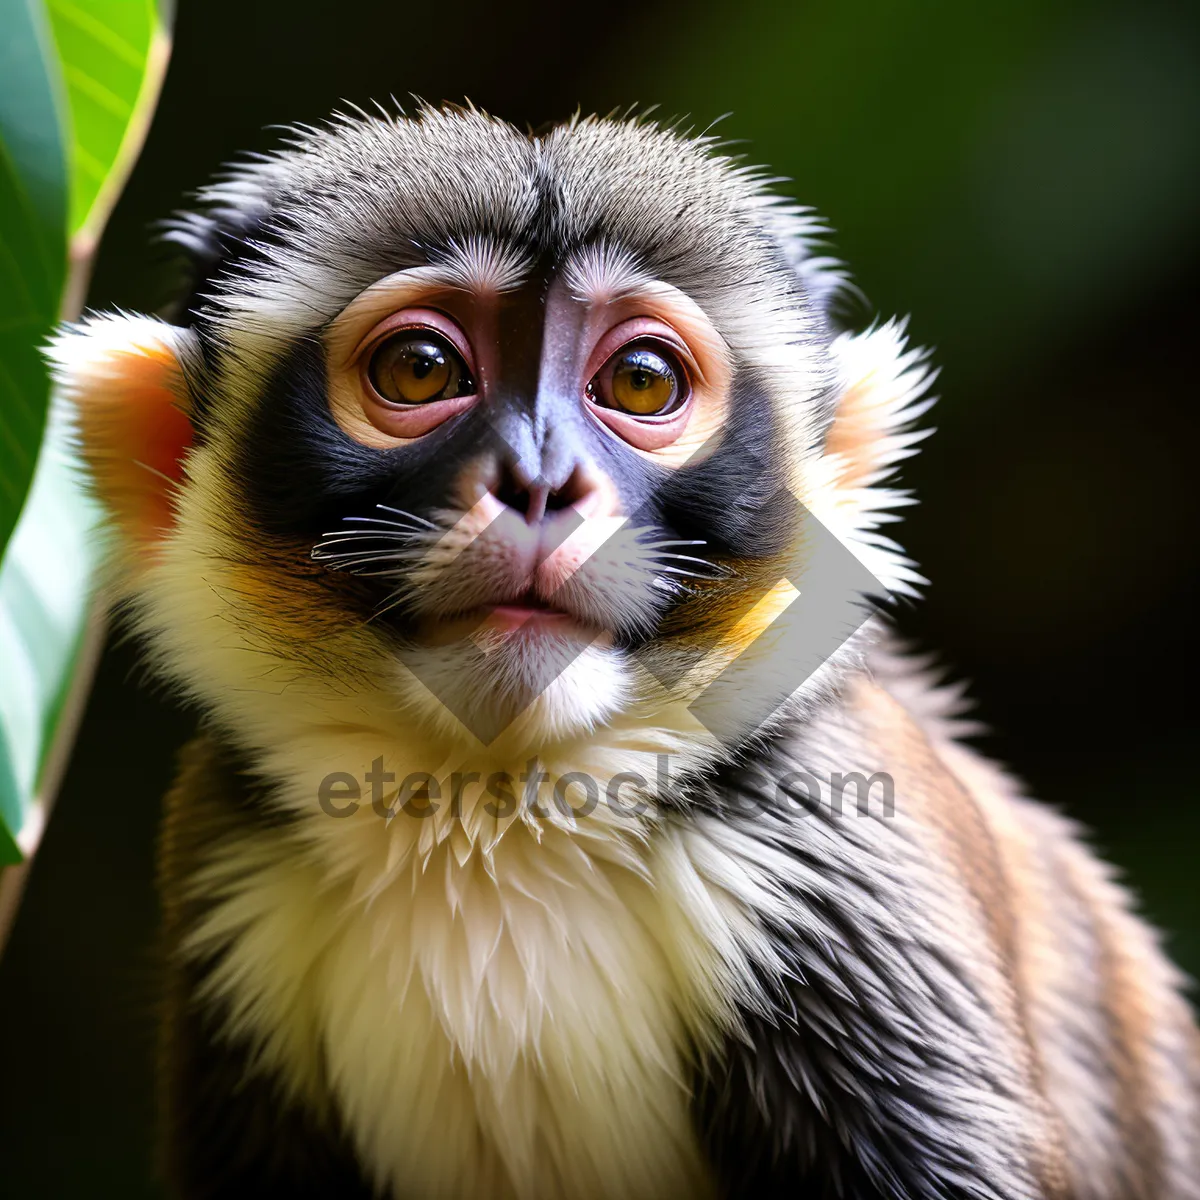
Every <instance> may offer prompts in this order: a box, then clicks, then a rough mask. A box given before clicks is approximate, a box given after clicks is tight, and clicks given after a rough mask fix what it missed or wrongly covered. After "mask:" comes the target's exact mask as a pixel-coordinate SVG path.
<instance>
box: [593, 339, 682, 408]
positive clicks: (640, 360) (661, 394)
mask: <svg viewBox="0 0 1200 1200" xmlns="http://www.w3.org/2000/svg"><path fill="white" fill-rule="evenodd" d="M588 394H589V396H590V397H591V399H592V400H593V401H594V402H595V403H597V404H601V405H603V406H604V407H606V408H615V409H618V410H620V411H621V412H627V413H630V414H632V415H633V416H635V417H663V416H666V415H667V414H669V413H672V412H674V411H675V410H676V409H677V408H679V407H680V406H681V405H682V404H683V402H684V400H686V399H687V381H686V378H685V376H684V373H683V369H682V368H681V367H680V366H679V364H678V362H676V361H675V359H674V357H673V356H671V355H670V354H669V353H668V352H667V351H666V350H665V349H659V348H658V347H650V346H627V347H625V349H623V350H620V351H618V352H617V353H616V354H614V355H613V356H612V358H610V359H609V360H608V362H607V363H605V365H604V368H603V370H601V372H600V374H599V375H598V376H597V377H596V379H595V380H594V381H593V383H592V385H591V386H590V387H589V389H588Z"/></svg>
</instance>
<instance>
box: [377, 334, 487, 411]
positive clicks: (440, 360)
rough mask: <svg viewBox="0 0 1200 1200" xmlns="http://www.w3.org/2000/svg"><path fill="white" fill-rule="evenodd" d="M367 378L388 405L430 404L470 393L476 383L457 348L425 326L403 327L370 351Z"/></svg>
mask: <svg viewBox="0 0 1200 1200" xmlns="http://www.w3.org/2000/svg"><path fill="white" fill-rule="evenodd" d="M367 379H368V381H369V382H370V384H371V387H372V388H373V389H374V391H375V393H376V394H377V395H378V396H379V398H380V399H381V400H384V401H386V402H387V403H389V404H432V403H433V402H434V401H435V400H451V399H453V398H454V397H456V396H469V395H471V394H472V393H473V392H474V391H475V384H474V382H473V381H472V379H471V377H470V375H469V374H468V372H467V368H466V365H465V364H464V363H463V360H462V359H461V358H460V357H459V354H458V351H457V350H455V349H454V347H453V346H451V345H450V343H449V342H448V341H447V340H446V339H445V338H444V337H442V336H441V335H440V334H436V333H434V332H432V331H431V330H428V329H405V330H401V331H400V332H398V333H394V334H392V336H391V337H388V338H385V339H384V340H383V341H382V342H380V343H379V345H378V346H376V347H375V349H374V351H372V353H371V359H370V362H369V363H368V365H367Z"/></svg>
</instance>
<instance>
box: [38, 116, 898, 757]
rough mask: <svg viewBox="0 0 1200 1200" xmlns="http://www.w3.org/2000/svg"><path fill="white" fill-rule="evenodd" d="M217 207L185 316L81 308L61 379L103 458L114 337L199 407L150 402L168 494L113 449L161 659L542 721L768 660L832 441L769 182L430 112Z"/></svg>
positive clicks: (293, 154) (658, 711) (481, 721)
mask: <svg viewBox="0 0 1200 1200" xmlns="http://www.w3.org/2000/svg"><path fill="white" fill-rule="evenodd" d="M203 199H204V201H205V206H206V207H205V210H204V211H203V212H202V213H201V214H200V215H194V216H191V217H186V218H183V219H182V220H181V221H180V222H179V223H178V224H177V226H176V228H175V232H174V238H175V240H176V241H178V242H181V243H182V244H184V245H185V246H186V247H187V248H188V249H189V250H190V251H191V252H192V254H193V257H194V258H195V260H196V262H197V265H198V271H199V279H198V283H197V287H196V290H195V293H194V295H193V296H192V297H191V299H190V300H189V301H188V302H187V303H186V304H185V305H184V306H183V316H182V324H181V325H179V326H171V327H168V326H163V325H158V324H153V325H151V323H148V322H142V324H141V325H140V326H138V329H139V330H140V341H139V338H138V337H134V338H133V347H134V348H133V349H132V350H131V349H130V343H129V341H128V340H127V341H126V342H125V343H123V344H122V347H119V348H118V349H116V350H112V349H109V350H105V351H104V353H103V354H100V353H99V350H98V349H97V347H99V348H100V350H104V347H103V345H102V343H103V342H104V336H105V335H104V330H109V329H110V326H104V327H103V330H102V329H101V328H100V323H97V325H96V326H94V327H92V328H91V329H90V330H88V331H86V332H88V333H89V335H90V337H91V341H90V342H89V343H88V349H89V351H90V353H91V357H89V358H88V359H87V364H85V366H84V368H83V369H76V370H74V371H72V369H71V366H70V364H69V362H68V366H67V368H66V374H67V376H68V382H69V383H70V384H71V386H72V387H73V388H74V390H75V391H76V393H77V394H79V393H82V392H84V391H88V390H90V392H91V394H92V397H93V403H92V406H91V409H90V411H91V412H92V414H93V418H94V419H93V420H92V426H91V430H90V432H89V428H88V418H87V416H86V412H87V411H89V410H88V409H87V407H86V406H81V407H82V408H83V409H84V411H85V415H84V418H83V424H84V441H85V445H89V446H91V447H93V449H92V450H91V457H92V460H93V463H94V464H95V465H94V470H95V471H96V474H97V478H98V479H102V477H103V475H104V472H105V471H106V470H110V469H111V468H112V462H113V458H114V452H113V451H111V450H105V449H103V448H96V447H100V443H101V442H103V439H104V429H106V428H109V427H111V425H112V424H113V422H114V420H116V418H113V417H112V413H113V412H115V411H116V409H117V405H116V404H115V403H114V404H112V405H109V411H108V416H106V417H105V418H104V420H103V421H102V420H101V419H100V417H99V415H98V414H100V413H101V411H102V410H103V408H104V406H103V404H102V403H99V402H97V401H96V400H95V397H96V396H97V395H99V394H100V393H101V391H102V390H103V389H102V388H101V387H99V381H100V380H101V378H102V377H103V378H108V379H112V378H114V377H115V376H117V375H119V374H121V371H119V370H117V368H115V367H114V365H113V364H114V362H115V361H116V359H115V357H114V356H116V355H121V354H124V356H125V357H124V358H123V359H122V362H123V364H124V367H123V368H122V369H123V370H124V374H123V375H122V378H123V379H125V380H131V379H133V378H134V377H135V376H136V375H137V371H138V370H140V371H141V372H142V373H143V374H144V375H146V376H154V380H151V381H146V382H144V385H142V386H141V390H140V392H139V394H141V393H145V394H147V395H156V394H158V393H159V392H161V393H163V394H166V395H168V396H170V398H171V404H172V405H176V406H177V405H179V404H180V403H182V406H183V407H184V409H185V410H186V412H187V416H188V422H187V425H186V429H183V430H181V428H180V425H179V421H178V418H177V414H176V416H170V415H169V414H168V412H167V408H165V407H161V406H160V409H159V410H155V411H154V413H152V414H151V415H150V416H149V417H146V416H145V414H143V416H142V418H141V419H139V421H138V423H137V426H136V429H137V430H138V431H140V432H138V433H137V434H136V436H140V437H141V438H142V440H143V441H150V442H153V443H154V447H157V450H156V452H155V453H156V457H155V458H154V459H153V461H156V462H158V461H162V462H165V463H167V469H166V470H165V471H162V472H160V474H166V475H167V476H168V477H169V478H171V479H173V480H174V482H175V486H174V489H173V490H172V491H171V492H170V493H169V494H167V498H166V500H165V501H164V499H163V492H162V489H161V488H160V489H159V492H158V498H157V500H156V501H155V502H153V503H152V502H151V499H150V498H149V497H150V493H151V492H152V491H153V489H152V488H151V487H150V486H149V484H148V481H147V480H146V479H143V478H140V477H139V478H133V476H132V475H131V476H129V477H128V478H122V479H120V480H114V481H113V484H112V486H111V487H110V488H109V492H110V493H111V494H110V496H109V504H110V508H112V509H114V510H115V511H116V515H117V517H118V521H119V522H123V525H124V533H125V536H124V539H123V545H124V546H125V547H126V550H125V554H124V563H125V566H126V573H127V577H128V578H130V579H131V580H132V581H133V587H132V591H133V593H134V595H135V598H136V603H137V607H138V611H139V613H140V614H141V620H142V624H143V627H144V628H145V629H146V630H147V631H148V632H149V634H150V636H151V639H152V642H153V644H154V645H155V647H156V648H157V650H158V654H159V658H160V661H161V662H162V663H163V665H164V666H165V668H166V669H167V670H168V671H169V672H171V673H173V674H175V675H176V676H177V677H178V678H180V679H181V681H183V682H184V683H185V685H186V686H187V687H189V688H191V689H192V690H193V691H199V692H200V694H201V696H202V699H203V700H204V701H205V703H206V704H207V705H208V706H210V707H211V708H215V709H216V711H217V712H218V713H220V714H223V715H225V716H226V718H227V719H228V720H229V721H230V723H231V725H233V726H237V725H238V724H239V723H243V724H244V722H245V720H247V719H248V720H250V721H251V722H252V723H260V722H261V721H263V720H264V719H266V718H265V717H264V714H266V713H272V712H276V711H277V710H278V711H279V712H282V711H283V710H284V709H286V708H288V707H289V706H293V707H294V706H296V705H297V704H299V705H300V707H302V708H303V707H304V706H305V705H306V704H307V705H308V706H309V708H310V709H311V710H312V712H317V711H320V712H322V713H324V714H326V715H328V713H329V711H330V709H331V706H336V704H342V705H343V710H344V711H343V719H351V718H350V716H349V714H351V713H354V712H360V713H361V711H363V710H364V709H365V708H370V709H371V711H372V712H377V711H386V712H388V713H389V714H390V715H391V717H394V719H396V720H400V721H404V722H408V723H410V724H416V725H418V726H420V727H422V728H425V729H427V730H428V731H429V732H430V734H431V735H433V736H439V737H446V738H457V739H459V740H463V739H466V740H471V739H474V741H475V742H476V743H482V744H483V745H489V744H491V743H492V742H494V741H496V740H497V739H504V738H514V737H515V738H519V739H523V740H524V742H525V743H527V744H530V745H533V744H536V743H540V742H544V741H546V740H547V739H549V740H563V739H571V738H579V737H581V736H586V735H587V734H588V733H589V731H592V730H594V729H595V728H596V727H597V726H598V725H600V724H609V725H612V724H613V723H614V722H616V723H618V724H619V723H620V722H621V721H622V720H623V719H625V718H628V719H629V720H630V721H631V722H633V723H635V724H637V725H639V726H640V727H642V728H644V727H645V726H646V724H647V722H650V723H654V722H658V723H660V724H661V723H663V721H664V718H663V714H664V713H665V712H666V711H667V710H669V709H672V708H674V709H678V707H679V706H680V705H685V706H686V704H687V703H688V702H689V701H690V700H691V699H694V698H695V696H697V695H698V694H699V693H700V692H701V691H702V690H703V688H704V687H705V686H707V684H708V683H709V682H711V681H712V679H714V678H715V677H716V676H717V675H719V674H720V672H721V671H722V670H723V669H724V668H725V667H726V666H727V665H728V664H729V663H730V662H731V661H733V660H734V659H741V658H744V657H745V656H747V655H750V656H751V657H753V656H754V654H755V653H757V654H758V655H759V657H760V658H761V660H762V661H763V663H766V664H769V661H770V654H771V646H770V642H769V639H766V640H765V642H764V644H763V645H761V646H759V647H758V649H757V651H755V650H754V649H753V648H754V647H755V646H756V645H757V644H758V643H759V641H760V640H762V634H763V633H764V631H765V630H767V629H768V627H769V626H770V625H771V622H772V621H773V619H774V617H775V616H776V615H777V614H778V613H779V611H781V609H782V608H783V607H784V606H786V604H787V603H788V601H789V599H790V595H794V594H795V592H794V590H790V595H789V588H787V587H783V586H779V585H781V583H782V581H784V580H786V579H790V580H792V581H795V580H796V579H797V578H799V577H800V576H801V575H803V572H804V570H805V563H806V561H807V559H808V558H809V557H810V554H809V549H811V548H809V549H806V544H807V542H808V540H809V539H808V538H807V537H806V535H805V534H804V531H803V529H802V528H801V526H802V524H803V523H802V522H801V521H798V514H799V513H804V512H807V511H809V510H813V511H819V512H821V513H822V514H823V519H824V520H826V521H827V522H830V523H833V524H836V523H837V520H838V497H837V491H836V489H837V486H838V484H839V483H843V484H844V483H845V482H846V481H847V473H846V471H845V466H846V463H847V462H848V461H849V459H848V458H847V456H846V455H845V454H843V455H842V457H841V459H840V460H839V459H837V458H836V457H831V455H830V440H829V439H830V434H831V430H830V425H831V420H832V416H833V406H834V404H835V402H836V400H837V398H838V395H839V394H842V393H844V390H845V380H844V379H843V378H842V377H841V375H840V374H839V365H838V361H837V354H836V349H835V345H834V339H833V335H832V334H831V333H830V330H829V327H828V323H827V321H826V316H825V309H824V301H825V298H826V296H827V294H828V292H829V290H830V287H831V286H832V285H831V280H832V278H833V277H832V275H831V274H830V273H829V272H828V270H827V269H825V268H823V267H822V266H821V264H820V263H819V262H817V261H815V260H812V259H811V256H810V255H809V253H808V236H809V234H810V233H811V232H812V231H811V229H810V228H809V227H808V226H807V225H806V224H805V221H804V218H803V217H802V216H800V215H797V214H796V213H795V212H793V211H791V210H788V209H786V208H784V207H782V206H780V205H778V204H777V203H775V202H774V201H773V200H772V199H771V198H770V197H768V196H766V195H765V194H764V193H763V191H762V189H761V185H760V183H759V181H758V180H757V179H756V178H755V177H754V176H752V175H750V174H748V173H747V172H745V171H744V170H743V169H740V168H738V167H736V166H735V165H733V164H732V163H731V162H730V161H729V160H727V159H724V158H722V157H720V156H719V155H717V154H715V153H714V152H713V151H712V149H711V147H709V146H708V145H706V144H705V143H704V142H702V141H696V140H690V139H687V138H684V137H682V136H680V135H678V134H676V133H674V132H672V131H667V130H663V129H659V128H657V127H654V126H651V125H648V124H644V123H637V122H633V123H623V122H610V121H598V120H584V121H575V122H572V123H570V124H568V125H564V126H561V127H559V128H557V129H555V130H554V131H552V132H551V133H550V134H548V135H547V136H545V137H538V138H534V137H528V136H525V135H522V134H521V133H519V132H518V131H516V130H515V129H513V128H511V127H510V126H507V125H504V124H503V123H501V122H497V121H494V120H492V119H490V118H487V117H485V116H483V115H481V114H478V113H475V112H434V111H424V112H422V113H421V114H420V116H419V118H417V119H414V120H390V119H369V120H360V121H357V120H356V121H344V122H340V123H337V124H334V125H333V126H331V127H330V128H328V129H325V130H321V131H315V132H311V133H306V134H305V135H304V136H303V137H301V138H300V139H299V140H298V141H297V143H296V144H295V145H294V146H293V147H291V148H289V149H287V150H285V151H283V152H281V153H279V154H277V155H275V156H273V157H270V158H267V159H265V160H262V161H260V162H257V163H255V164H254V165H252V166H250V167H247V168H244V169H241V170H239V171H237V172H235V174H234V175H233V176H232V178H231V179H230V180H229V181H227V182H226V183H223V184H221V185H218V186H217V187H215V188H213V189H210V191H209V192H207V193H205V194H204V197H203ZM109 321H110V323H111V332H112V336H113V340H114V341H116V340H119V339H118V338H117V332H116V331H117V330H118V329H121V331H122V332H123V333H124V334H126V335H128V334H129V333H130V330H128V329H124V328H123V327H121V326H120V322H119V321H116V320H115V319H109ZM73 336H75V337H77V338H78V337H80V336H81V335H79V334H77V335H73ZM71 351H72V343H71V342H70V339H69V338H67V339H64V342H63V343H62V347H61V348H60V358H61V359H62V360H64V361H68V360H70V357H71ZM98 355H99V357H98ZM131 363H136V364H137V365H136V368H134V367H131V366H130V364H131ZM88 371H90V372H91V374H90V375H89V374H88ZM894 376H895V372H893V377H894ZM155 388H157V389H158V392H156V391H155ZM126 390H128V389H126ZM145 403H146V406H147V408H150V409H152V408H153V401H152V400H148V401H146V402H145ZM123 404H124V407H123V409H122V410H121V411H128V410H129V408H130V405H129V402H128V399H127V397H125V398H124V399H123ZM168 407H170V406H168ZM170 411H171V412H175V408H174V407H171V408H170ZM105 422H107V424H105ZM118 423H119V422H118ZM130 424H132V422H130ZM860 425H861V422H860ZM147 431H149V432H147ZM860 432H861V430H860ZM89 439H90V441H89ZM162 443H170V445H168V448H167V449H166V450H165V451H163V449H162V446H161V444H162ZM152 448H153V447H150V448H148V447H142V446H137V445H135V446H133V447H128V446H126V447H124V448H123V449H122V451H121V454H123V455H124V456H125V457H127V458H132V457H133V455H135V454H137V453H139V452H142V451H144V452H145V454H146V456H149V455H150V449H152ZM143 461H144V459H143ZM859 466H860V467H862V468H863V469H865V467H866V466H869V464H863V463H860V464H859ZM127 474H128V473H127ZM134 474H136V473H134ZM861 480H862V477H861V476H860V479H859V482H861ZM851 482H853V481H851ZM102 490H103V486H102ZM857 599H858V598H857V597H849V596H847V597H846V600H847V603H852V602H854V601H856V600H857ZM768 669H769V668H768ZM247 691H249V692H250V693H251V694H252V695H254V696H255V697H257V704H258V707H257V708H255V709H254V711H253V713H252V714H251V713H249V712H248V709H247V705H246V704H245V702H244V701H242V700H237V699H231V697H233V696H234V695H235V693H236V694H238V695H243V696H244V695H245V693H246V692H247ZM239 714H240V715H239ZM310 715H311V714H310ZM355 719H357V718H355ZM666 723H667V724H670V723H671V722H669V721H668V722H666ZM685 723H686V722H685ZM692 725H693V726H696V722H695V721H693V722H692ZM631 727H632V726H631ZM676 732H678V730H676ZM694 732H695V733H696V736H697V737H701V733H702V731H700V730H699V727H698V726H697V727H696V730H695V731H694ZM701 740H702V738H701Z"/></svg>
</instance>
